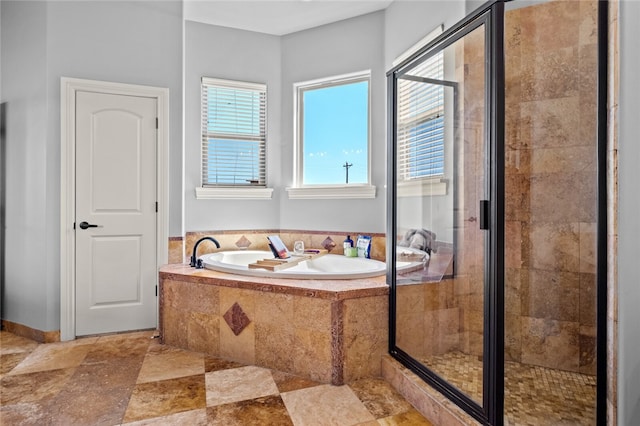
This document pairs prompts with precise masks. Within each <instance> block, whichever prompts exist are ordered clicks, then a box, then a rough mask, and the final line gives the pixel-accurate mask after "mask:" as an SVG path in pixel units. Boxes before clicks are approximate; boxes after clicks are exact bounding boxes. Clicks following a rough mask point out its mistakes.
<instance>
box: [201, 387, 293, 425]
mask: <svg viewBox="0 0 640 426" xmlns="http://www.w3.org/2000/svg"><path fill="white" fill-rule="evenodd" d="M207 415H208V420H209V425H211V426H229V425H269V426H293V423H292V422H291V418H290V417H289V414H288V413H287V409H286V407H285V406H284V403H283V402H282V399H281V398H280V397H279V396H278V395H271V396H265V397H262V398H256V399H250V400H247V401H239V402H233V403H231V404H224V405H217V406H215V407H208V408H207Z"/></svg>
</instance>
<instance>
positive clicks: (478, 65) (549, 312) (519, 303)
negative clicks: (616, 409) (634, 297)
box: [387, 0, 606, 425]
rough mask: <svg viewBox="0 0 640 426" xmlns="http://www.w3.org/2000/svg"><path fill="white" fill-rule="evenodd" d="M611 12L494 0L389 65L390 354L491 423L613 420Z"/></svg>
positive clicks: (587, 4)
mask: <svg viewBox="0 0 640 426" xmlns="http://www.w3.org/2000/svg"><path fill="white" fill-rule="evenodd" d="M604 11H606V2H598V1H580V2H564V1H547V2H524V1H522V2H521V1H518V0H516V1H513V2H508V3H506V2H502V1H494V2H489V3H487V4H485V5H483V6H482V7H480V8H478V9H477V10H476V11H474V12H473V13H471V14H470V15H469V16H467V17H466V18H465V19H463V20H462V21H461V22H460V23H458V24H457V25H455V26H453V27H451V29H449V30H447V31H446V32H445V33H443V34H442V35H441V36H440V37H438V38H436V39H435V40H433V41H432V42H430V43H429V44H427V45H426V46H425V47H423V48H422V49H421V50H420V51H419V52H417V53H416V54H414V55H413V56H411V57H410V58H408V59H407V60H405V61H404V62H403V63H401V64H399V65H398V66H397V67H395V68H394V69H393V70H391V71H390V72H389V73H388V98H389V105H388V111H389V126H388V128H389V141H390V143H389V152H388V159H389V170H390V173H389V182H388V187H389V199H388V209H389V211H388V216H387V217H388V230H387V232H388V235H390V238H388V247H387V253H389V256H388V262H389V272H388V277H387V279H388V282H389V283H390V285H391V304H390V352H391V354H392V355H393V356H394V357H395V358H396V359H398V360H399V361H400V362H402V363H403V364H405V365H406V366H408V367H409V368H410V369H412V370H413V371H414V372H415V373H416V374H418V375H419V376H420V377H422V378H423V379H424V380H425V381H427V382H428V383H429V384H430V385H432V386H433V387H435V388H436V389H438V390H439V391H440V392H442V393H443V394H444V395H445V396H447V397H448V398H449V399H451V400H452V401H454V402H455V403H456V404H458V405H459V406H460V407H462V408H463V409H464V410H465V411H467V412H468V413H469V414H471V415H472V416H474V417H475V418H476V419H478V420H479V421H481V422H482V423H485V424H491V425H502V424H509V425H528V424H535V425H538V424H541V425H542V424H572V425H573V424H584V425H591V424H596V423H598V424H601V423H602V422H604V420H605V419H606V413H605V405H606V404H604V403H602V401H603V400H604V398H605V397H606V396H605V392H606V359H605V353H606V344H605V341H606V339H605V333H606V328H605V327H604V321H605V320H606V301H605V297H604V296H603V295H606V281H605V277H606V271H605V270H604V268H605V263H606V262H605V261H604V260H603V259H606V251H605V243H604V241H605V238H603V235H605V234H603V232H605V230H606V223H605V208H606V205H605V201H604V200H605V199H606V196H605V192H604V185H603V182H604V162H603V161H604V143H605V142H604V139H605V135H606V127H605V125H606V122H605V120H603V119H602V118H603V117H605V115H604V112H603V111H604V104H603V100H604V99H606V93H605V92H604V87H605V85H604V83H603V82H604V81H605V80H604V79H605V75H604V70H606V61H605V59H606V50H605V49H604V48H603V41H604V46H606V26H605V25H599V22H605V23H606V16H605V12H604ZM603 34H604V35H603ZM405 247H406V249H405ZM416 260H418V261H421V262H422V266H421V267H419V268H411V269H409V270H408V271H407V269H398V270H396V268H395V266H396V265H397V264H402V262H403V261H407V262H409V261H410V262H416Z"/></svg>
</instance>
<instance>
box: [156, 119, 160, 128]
mask: <svg viewBox="0 0 640 426" xmlns="http://www.w3.org/2000/svg"><path fill="white" fill-rule="evenodd" d="M158 128H159V126H158V117H156V129H158Z"/></svg>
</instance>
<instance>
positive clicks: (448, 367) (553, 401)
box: [424, 352, 596, 426]
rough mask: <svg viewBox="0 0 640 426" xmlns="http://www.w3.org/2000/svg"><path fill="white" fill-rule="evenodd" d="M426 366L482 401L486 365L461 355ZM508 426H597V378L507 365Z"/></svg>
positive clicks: (436, 358) (441, 357)
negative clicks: (483, 366) (483, 375)
mask: <svg viewBox="0 0 640 426" xmlns="http://www.w3.org/2000/svg"><path fill="white" fill-rule="evenodd" d="M424 362H425V365H427V366H429V367H430V368H431V369H432V370H434V371H435V372H437V373H438V374H440V375H441V376H442V377H445V378H446V379H447V380H448V381H449V382H451V383H452V384H454V385H456V386H457V387H458V388H460V389H461V390H462V391H463V392H464V393H466V394H467V395H469V396H471V397H472V398H473V399H474V400H476V401H482V361H481V360H480V359H479V358H478V357H477V356H476V357H474V356H472V355H466V354H463V353H460V352H449V353H446V354H444V355H438V356H433V357H429V358H428V359H425V360H424ZM504 405H505V419H504V422H505V425H507V426H514V425H517V426H540V425H572V426H577V425H593V424H595V414H596V408H595V407H596V378H595V377H594V376H589V375H586V374H579V373H572V372H568V371H562V370H555V369H552V368H545V367H538V366H535V365H527V364H520V363H517V362H509V361H507V362H506V363H505V401H504Z"/></svg>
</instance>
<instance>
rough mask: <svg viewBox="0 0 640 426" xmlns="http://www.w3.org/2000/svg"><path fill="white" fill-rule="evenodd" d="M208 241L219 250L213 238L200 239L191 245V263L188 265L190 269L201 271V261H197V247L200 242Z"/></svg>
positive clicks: (218, 245)
mask: <svg viewBox="0 0 640 426" xmlns="http://www.w3.org/2000/svg"><path fill="white" fill-rule="evenodd" d="M205 240H208V241H211V242H212V243H213V244H215V245H216V247H217V248H220V243H219V242H218V240H216V239H215V238H213V237H202V238H200V239H199V240H198V241H196V243H195V244H194V245H193V254H192V255H191V262H190V263H189V265H190V266H191V267H195V268H196V269H202V261H201V260H199V259H198V254H197V253H198V246H199V245H200V243H201V242H203V241H205Z"/></svg>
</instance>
